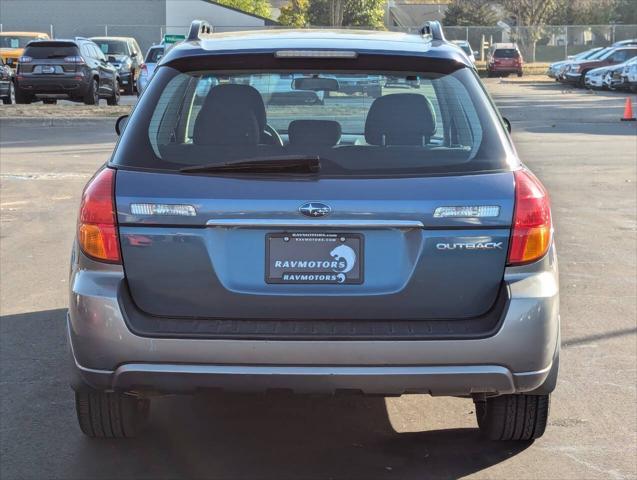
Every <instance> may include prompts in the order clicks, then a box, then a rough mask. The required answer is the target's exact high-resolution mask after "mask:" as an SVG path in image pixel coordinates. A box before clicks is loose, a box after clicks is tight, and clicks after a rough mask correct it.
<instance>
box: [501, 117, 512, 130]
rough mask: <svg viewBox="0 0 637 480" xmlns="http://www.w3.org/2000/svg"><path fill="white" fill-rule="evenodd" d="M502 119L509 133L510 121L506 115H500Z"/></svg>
mask: <svg viewBox="0 0 637 480" xmlns="http://www.w3.org/2000/svg"><path fill="white" fill-rule="evenodd" d="M502 121H503V122H504V125H505V126H506V128H507V131H508V132H509V133H511V122H510V121H509V119H508V118H506V117H502Z"/></svg>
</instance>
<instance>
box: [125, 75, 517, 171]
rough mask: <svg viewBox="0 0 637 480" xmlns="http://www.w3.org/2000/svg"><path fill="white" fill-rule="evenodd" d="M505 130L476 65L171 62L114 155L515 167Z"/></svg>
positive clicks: (133, 162) (339, 166)
mask: <svg viewBox="0 0 637 480" xmlns="http://www.w3.org/2000/svg"><path fill="white" fill-rule="evenodd" d="M505 138H506V137H504V136H503V130H502V125H501V123H500V121H499V118H498V117H497V115H496V114H495V111H494V109H493V107H492V105H491V103H490V102H489V100H488V98H487V97H486V95H485V93H484V90H483V89H482V88H481V86H480V84H479V80H477V78H476V76H475V74H474V73H473V71H472V70H471V69H469V68H461V69H460V70H456V71H455V72H453V73H435V72H396V71H392V72H378V71H371V72H365V73H361V72H360V71H355V72H354V71H350V72H348V71H343V70H330V69H321V70H314V71H307V70H302V71H301V70H296V69H293V70H279V69H277V70H276V71H262V70H257V71H244V70H242V71H234V72H233V71H192V72H179V71H177V70H175V69H173V68H171V67H168V66H164V67H161V68H160V69H159V71H158V72H157V74H156V75H155V78H154V80H153V82H152V83H151V84H150V86H149V91H148V92H147V93H146V92H145V94H144V95H143V96H142V98H141V99H140V102H139V105H138V106H137V108H136V109H135V112H134V114H133V116H132V118H131V119H130V121H129V125H128V126H127V128H126V130H125V132H124V136H123V138H122V140H121V141H120V143H119V146H118V148H117V151H116V152H115V155H114V157H113V160H112V162H113V163H114V164H117V165H122V166H127V167H137V168H145V169H147V168H150V169H159V170H179V169H180V168H183V167H187V166H195V165H204V164H205V165H208V164H211V163H220V164H221V163H224V162H228V161H233V160H252V159H258V158H269V157H273V156H275V157H278V156H299V155H302V156H307V155H311V156H317V157H320V159H321V175H334V176H341V175H357V174H359V175H372V176H374V175H426V174H440V173H448V172H474V171H484V170H498V169H503V168H506V161H505V158H506V154H507V148H508V143H507V141H506V140H504V139H505Z"/></svg>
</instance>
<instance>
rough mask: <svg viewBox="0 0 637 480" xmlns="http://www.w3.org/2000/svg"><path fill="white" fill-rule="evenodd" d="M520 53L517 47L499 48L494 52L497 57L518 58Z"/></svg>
mask: <svg viewBox="0 0 637 480" xmlns="http://www.w3.org/2000/svg"><path fill="white" fill-rule="evenodd" d="M519 55H520V54H519V53H518V51H517V50H516V49H515V48H498V49H497V50H496V51H495V52H494V53H493V56H494V57H495V58H518V56H519Z"/></svg>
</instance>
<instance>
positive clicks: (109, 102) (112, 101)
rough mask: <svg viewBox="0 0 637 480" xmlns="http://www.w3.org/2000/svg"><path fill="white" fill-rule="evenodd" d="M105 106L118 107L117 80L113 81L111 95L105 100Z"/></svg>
mask: <svg viewBox="0 0 637 480" xmlns="http://www.w3.org/2000/svg"><path fill="white" fill-rule="evenodd" d="M106 104H107V105H112V106H115V105H119V82H118V81H117V79H115V80H113V95H111V96H110V97H108V98H107V99H106Z"/></svg>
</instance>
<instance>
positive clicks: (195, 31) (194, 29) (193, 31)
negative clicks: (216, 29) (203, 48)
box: [186, 20, 212, 42]
mask: <svg viewBox="0 0 637 480" xmlns="http://www.w3.org/2000/svg"><path fill="white" fill-rule="evenodd" d="M211 31H212V29H211V28H210V24H209V23H208V22H206V21H205V20H193V21H192V23H191V24H190V31H189V32H188V38H187V39H186V41H187V42H192V41H194V40H201V36H202V35H206V34H209V33H210V32H211Z"/></svg>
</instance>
